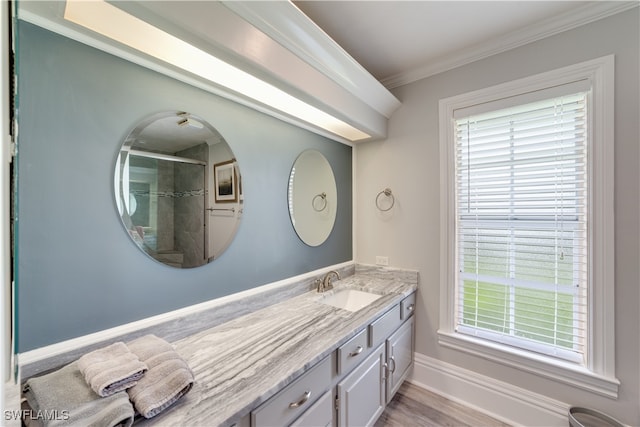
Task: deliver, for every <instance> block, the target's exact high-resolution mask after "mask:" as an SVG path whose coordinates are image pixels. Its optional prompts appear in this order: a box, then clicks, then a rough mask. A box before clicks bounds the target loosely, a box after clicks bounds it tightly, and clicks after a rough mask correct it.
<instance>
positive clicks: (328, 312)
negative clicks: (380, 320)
mask: <svg viewBox="0 0 640 427" xmlns="http://www.w3.org/2000/svg"><path fill="white" fill-rule="evenodd" d="M404 276H405V277H403V275H402V274H398V273H397V272H396V273H389V272H386V271H383V270H376V269H371V270H370V271H366V272H360V273H357V274H355V275H353V276H349V277H346V278H345V279H343V280H339V281H335V282H334V286H335V287H334V290H333V291H327V292H325V294H319V293H317V292H315V291H312V292H308V293H306V294H303V295H301V296H298V297H294V298H291V299H288V300H286V301H283V302H281V303H277V304H274V305H272V306H269V307H267V308H264V309H261V310H258V311H256V312H253V313H251V314H247V315H245V316H242V317H239V318H236V319H234V320H231V321H229V322H226V323H224V324H221V325H218V326H216V327H214V328H211V329H208V330H204V331H202V332H199V333H196V334H194V335H192V336H190V337H187V338H184V339H182V340H179V341H176V342H175V343H174V344H175V347H176V350H177V351H178V353H179V354H180V355H181V356H182V357H183V358H184V359H185V360H186V361H187V363H188V364H189V366H190V367H191V369H192V370H193V373H194V375H195V384H194V386H193V388H192V389H191V391H190V392H189V393H188V394H187V395H186V396H185V397H183V398H182V399H181V400H180V401H179V402H178V403H176V404H175V405H174V407H172V408H170V409H169V410H167V411H166V412H165V413H163V414H160V415H158V416H156V417H154V418H152V419H150V420H144V421H143V422H141V423H140V424H139V425H144V426H147V425H153V426H184V425H190V426H198V425H202V426H205V425H206V426H213V425H229V424H232V423H233V422H236V421H238V420H239V418H241V417H242V416H244V415H246V414H247V413H248V412H249V411H251V409H253V408H255V407H257V406H258V405H260V404H261V403H262V402H264V401H266V400H267V399H269V398H270V397H271V396H273V395H274V394H275V393H276V392H278V391H279V390H280V389H281V388H282V387H284V386H286V385H287V384H289V383H291V382H292V381H293V380H294V379H295V378H297V377H298V376H299V375H301V374H302V373H304V372H305V371H306V370H307V369H309V368H310V367H312V366H313V365H314V364H315V363H317V362H319V361H320V360H322V359H323V358H324V357H325V356H327V355H329V354H330V353H331V352H333V351H334V350H335V349H336V348H337V347H339V346H340V345H342V344H343V343H345V342H347V341H348V340H349V339H350V338H352V337H353V336H354V335H355V334H356V333H357V332H359V331H360V330H362V329H363V328H365V327H366V326H367V325H368V324H369V323H371V321H373V320H374V319H376V318H377V317H379V316H380V315H382V314H384V313H385V312H386V311H387V310H388V309H389V308H391V307H392V306H393V305H395V304H397V303H399V302H400V301H401V300H402V299H403V298H404V297H406V296H408V295H410V294H411V293H412V292H414V291H415V290H416V289H417V273H415V272H412V273H411V272H408V274H405V275H404ZM344 288H352V289H360V290H368V291H370V292H373V293H377V294H381V295H383V296H382V297H381V298H378V299H377V300H376V301H374V302H373V303H371V304H370V305H368V306H367V307H365V308H363V309H361V310H359V311H357V312H349V311H345V310H342V309H339V308H335V307H332V306H329V305H326V304H322V303H321V302H319V299H321V298H323V295H329V294H330V293H332V292H335V291H337V290H340V289H344Z"/></svg>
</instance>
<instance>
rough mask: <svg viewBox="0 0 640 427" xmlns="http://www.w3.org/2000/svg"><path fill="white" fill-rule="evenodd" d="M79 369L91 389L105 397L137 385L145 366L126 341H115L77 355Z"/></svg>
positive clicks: (145, 369) (145, 368)
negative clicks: (78, 357) (79, 355)
mask: <svg viewBox="0 0 640 427" xmlns="http://www.w3.org/2000/svg"><path fill="white" fill-rule="evenodd" d="M78 369H80V372H82V375H84V379H85V381H86V382H87V384H89V386H90V387H91V389H93V391H95V392H96V393H97V394H98V395H99V396H101V397H107V396H111V395H112V394H114V393H117V392H119V391H122V390H126V389H128V388H131V387H133V386H134V385H136V383H137V382H138V381H139V380H140V378H142V376H143V375H144V374H145V372H146V371H147V365H146V364H144V362H142V361H140V359H139V358H138V356H136V355H135V354H134V353H132V352H131V350H129V348H128V347H127V346H126V345H125V343H123V342H116V343H113V344H111V345H108V346H106V347H103V348H100V349H98V350H94V351H92V352H90V353H87V354H85V355H84V356H82V357H80V359H78Z"/></svg>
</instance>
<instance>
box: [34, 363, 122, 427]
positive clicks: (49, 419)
mask: <svg viewBox="0 0 640 427" xmlns="http://www.w3.org/2000/svg"><path fill="white" fill-rule="evenodd" d="M23 392H24V396H25V398H26V399H27V402H28V403H29V407H30V408H31V410H30V411H29V412H28V414H29V415H31V417H32V420H31V421H34V422H35V423H39V425H43V426H51V427H54V426H76V427H83V426H104V427H108V426H124V427H130V426H131V425H132V424H133V418H134V411H133V406H131V402H129V396H128V395H127V393H126V392H124V391H122V392H119V393H115V394H112V395H111V396H109V397H100V396H98V395H97V394H96V393H95V392H94V391H93V390H91V388H90V387H89V386H88V385H87V383H86V382H85V380H84V377H83V375H82V373H80V370H79V369H78V363H77V362H73V363H70V364H69V365H67V366H65V367H63V368H60V369H59V370H57V371H54V372H51V373H49V374H46V375H43V376H40V377H34V378H30V379H28V380H27V382H26V383H25V385H24V388H23ZM33 417H35V418H33Z"/></svg>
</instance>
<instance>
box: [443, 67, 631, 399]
mask: <svg viewBox="0 0 640 427" xmlns="http://www.w3.org/2000/svg"><path fill="white" fill-rule="evenodd" d="M580 80H587V81H588V82H589V83H590V86H591V90H590V93H589V101H588V102H589V105H590V108H589V110H588V114H589V118H588V126H589V135H590V136H589V139H588V142H587V144H588V150H589V152H590V156H589V169H588V176H589V189H588V190H589V199H590V204H589V214H588V217H589V218H590V219H591V220H590V223H589V228H588V239H589V241H588V247H589V253H590V256H589V270H588V274H589V276H590V282H591V288H590V290H589V291H590V297H589V303H588V304H589V306H588V310H589V313H588V329H589V333H588V334H589V336H588V348H587V353H588V355H589V357H588V359H587V363H586V364H585V365H579V364H576V363H572V362H568V361H563V360H560V359H557V358H554V357H550V356H545V355H542V354H538V353H534V352H530V351H526V350H522V349H516V348H514V347H510V346H507V345H503V344H498V343H495V342H491V341H487V340H483V339H481V338H476V337H471V336H468V335H464V334H460V333H457V332H456V331H455V316H456V293H455V291H456V285H457V284H456V272H455V266H456V249H457V242H456V224H455V222H456V194H455V182H456V181H455V176H454V174H455V148H456V141H455V132H454V129H455V119H454V116H455V112H456V111H457V110H460V109H463V108H471V107H473V106H476V105H480V104H483V103H488V102H495V101H499V100H506V99H508V98H514V97H523V99H526V97H527V96H528V94H531V93H535V92H538V91H547V90H550V89H551V90H552V89H553V88H555V87H557V86H560V85H566V84H570V83H573V82H576V81H580ZM525 103H526V101H522V102H521V104H525ZM439 116H440V117H439V126H440V129H439V132H440V254H441V258H440V319H439V320H440V325H439V329H438V342H439V344H440V345H442V346H444V347H447V348H451V349H455V350H458V351H462V352H465V353H468V354H472V355H475V356H479V357H482V358H484V359H487V360H491V361H494V362H497V363H501V364H503V365H507V366H510V367H513V368H517V369H520V370H523V371H526V372H530V373H534V374H536V375H540V376H543V377H546V378H549V379H553V380H556V381H560V382H563V383H565V384H570V385H572V386H576V387H580V388H582V389H585V390H588V391H591V392H594V393H597V394H600V395H604V396H607V397H612V398H617V396H618V388H619V385H620V382H619V380H618V379H617V378H616V377H615V323H614V321H615V310H614V303H615V301H614V289H615V283H614V278H615V277H614V197H613V188H614V143H613V142H614V55H608V56H605V57H601V58H597V59H594V60H590V61H586V62H582V63H579V64H575V65H570V66H567V67H563V68H559V69H556V70H552V71H548V72H545V73H541V74H536V75H533V76H530V77H525V78H522V79H518V80H515V81H511V82H507V83H503V84H499V85H496V86H492V87H488V88H485V89H480V90H476V91H473V92H469V93H465V94H461V95H456V96H452V97H449V98H445V99H441V100H440V102H439Z"/></svg>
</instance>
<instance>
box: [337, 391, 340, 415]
mask: <svg viewBox="0 0 640 427" xmlns="http://www.w3.org/2000/svg"><path fill="white" fill-rule="evenodd" d="M338 410H340V396H338V395H337V394H336V411H338Z"/></svg>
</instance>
